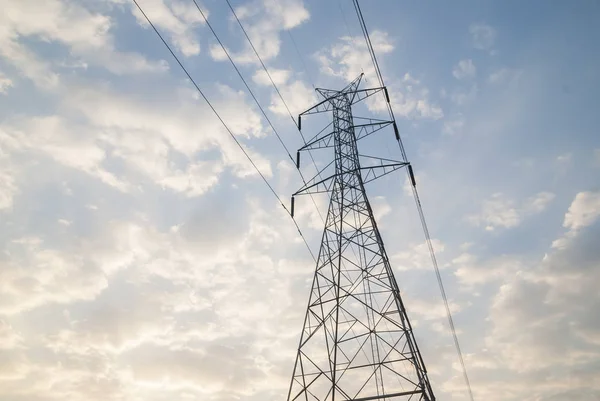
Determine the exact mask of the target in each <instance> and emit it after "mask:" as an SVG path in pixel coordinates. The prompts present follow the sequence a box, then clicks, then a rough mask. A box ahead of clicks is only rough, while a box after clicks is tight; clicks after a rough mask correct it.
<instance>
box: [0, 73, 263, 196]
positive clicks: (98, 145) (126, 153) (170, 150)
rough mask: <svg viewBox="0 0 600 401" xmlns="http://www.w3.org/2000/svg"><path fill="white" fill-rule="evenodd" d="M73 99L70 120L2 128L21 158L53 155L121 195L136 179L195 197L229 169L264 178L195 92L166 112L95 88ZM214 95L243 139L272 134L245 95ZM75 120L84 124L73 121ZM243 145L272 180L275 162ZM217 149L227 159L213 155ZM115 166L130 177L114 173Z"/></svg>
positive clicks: (74, 93)
mask: <svg viewBox="0 0 600 401" xmlns="http://www.w3.org/2000/svg"><path fill="white" fill-rule="evenodd" d="M66 94H67V95H66V97H65V99H64V103H63V105H64V106H63V109H64V110H65V113H64V115H49V116H41V117H29V118H15V119H13V120H11V121H9V122H8V123H6V124H4V125H3V126H0V133H2V132H3V133H4V135H5V136H6V137H7V138H8V139H10V141H11V142H10V143H11V144H12V150H13V152H15V153H17V154H22V153H24V152H33V153H42V154H46V155H48V156H50V157H51V158H52V159H54V160H55V161H57V162H58V163H61V164H63V165H65V166H68V167H71V168H75V169H79V170H82V171H84V172H86V173H87V174H90V175H92V176H94V177H96V178H98V179H100V180H101V181H102V182H104V183H106V184H108V185H111V186H113V187H115V188H117V189H119V190H121V191H130V190H132V182H128V181H130V180H131V177H136V174H141V175H142V176H143V177H145V179H146V180H150V181H151V182H153V183H154V184H155V185H158V186H160V187H163V188H169V189H172V190H174V191H176V192H180V193H184V194H186V195H187V196H198V195H201V194H203V193H205V192H206V191H207V190H209V189H210V188H212V187H213V186H214V185H216V183H217V181H218V177H219V176H220V175H221V174H222V173H223V172H224V171H225V169H226V168H230V169H231V171H233V172H234V174H237V175H239V176H255V175H257V173H256V171H255V170H254V168H253V167H252V166H251V165H250V163H249V162H248V160H247V159H246V157H245V156H244V155H243V153H242V152H241V151H240V150H239V149H238V148H237V145H236V144H235V143H233V141H232V140H231V138H229V134H228V133H227V131H225V130H224V128H223V126H222V125H221V123H220V122H219V121H218V120H217V119H216V118H215V116H214V114H213V113H212V111H211V110H210V109H208V107H207V106H205V105H203V104H201V105H199V104H198V102H197V101H196V100H194V99H193V98H192V96H191V95H190V92H188V91H183V92H181V93H180V94H177V93H175V95H170V96H172V97H171V99H170V102H165V104H164V105H159V104H157V103H156V102H152V101H148V100H145V99H140V98H137V97H135V96H131V95H125V94H122V93H120V92H118V91H115V90H114V89H111V88H109V87H97V86H93V85H91V86H90V85H72V86H70V87H69V90H68V91H66ZM214 95H215V96H214V97H213V102H214V103H213V104H214V106H215V107H216V108H217V110H218V111H219V113H220V114H221V116H222V117H223V118H224V119H225V121H227V123H228V125H229V127H230V129H231V130H232V131H233V132H234V134H235V135H236V136H239V137H248V138H250V137H260V136H263V135H264V134H263V131H262V124H261V120H260V117H259V116H258V115H257V114H256V113H255V112H254V111H253V110H252V109H251V108H250V107H249V106H248V105H247V104H246V99H245V97H244V95H243V94H242V93H240V92H235V91H233V90H232V89H231V88H229V87H227V86H223V85H217V86H216V87H215V88H214ZM165 96H169V95H166V94H165ZM72 115H76V116H78V117H79V123H77V124H75V123H73V122H71V121H72V120H70V119H69V117H70V116H72ZM82 118H83V119H82ZM190 133H196V134H190ZM243 146H244V147H245V149H246V151H247V152H248V153H249V154H250V155H251V156H252V158H253V159H254V161H255V163H256V164H257V165H258V167H259V168H260V169H261V171H262V172H263V173H264V174H265V175H266V176H270V175H271V174H272V171H271V167H270V163H269V161H268V160H267V159H265V158H264V157H262V156H261V155H260V154H258V153H257V152H256V151H254V150H253V149H251V148H248V147H247V146H246V145H243ZM213 150H218V152H219V153H218V154H217V155H216V156H215V155H210V156H209V154H210V152H211V151H213ZM219 154H220V157H219V156H218V155H219ZM115 159H117V160H120V161H121V163H123V165H124V166H125V167H126V169H125V171H121V172H120V173H119V172H118V171H117V169H115V168H114V160H115ZM175 160H178V162H175ZM131 174H133V175H131ZM128 175H129V177H130V178H127V176H128ZM8 188H10V187H8ZM13 192H14V191H13ZM10 193H12V192H10ZM7 199H8V198H7Z"/></svg>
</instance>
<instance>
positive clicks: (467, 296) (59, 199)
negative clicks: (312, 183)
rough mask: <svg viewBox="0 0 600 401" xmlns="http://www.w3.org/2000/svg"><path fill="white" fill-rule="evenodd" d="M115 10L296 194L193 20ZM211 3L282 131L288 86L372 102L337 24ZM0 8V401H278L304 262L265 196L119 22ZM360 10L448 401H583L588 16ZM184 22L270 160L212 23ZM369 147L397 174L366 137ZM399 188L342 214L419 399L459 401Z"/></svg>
mask: <svg viewBox="0 0 600 401" xmlns="http://www.w3.org/2000/svg"><path fill="white" fill-rule="evenodd" d="M139 3H140V5H141V6H142V7H143V8H144V10H145V11H146V12H147V13H148V15H149V17H150V18H151V19H152V20H153V22H154V23H155V24H156V26H157V28H158V29H159V30H160V31H161V32H162V33H163V34H164V35H165V38H166V39H167V41H168V42H169V43H170V44H171V45H172V46H173V48H174V49H175V51H176V53H177V54H178V56H179V57H181V59H182V61H183V63H184V64H185V65H186V66H187V67H188V68H189V71H190V73H191V74H192V76H193V77H194V79H195V80H196V81H197V83H198V84H199V86H200V87H201V89H202V90H203V91H205V93H206V95H207V97H208V98H209V99H210V100H211V102H212V103H213V105H214V106H215V108H216V109H217V111H218V112H219V113H220V114H221V115H222V116H223V118H224V120H225V122H226V123H227V124H228V125H229V126H230V128H231V130H232V132H233V133H234V135H235V136H236V138H238V139H239V140H240V142H241V143H242V144H243V146H244V148H245V149H246V150H247V151H248V152H249V154H250V155H251V156H252V158H253V160H254V161H255V162H256V164H257V166H258V167H259V168H260V170H261V171H262V172H263V173H264V174H265V176H266V178H267V179H268V181H269V182H270V183H271V184H272V185H273V188H274V189H275V191H276V192H277V194H278V195H279V196H280V197H281V198H282V199H283V201H284V202H286V203H287V202H289V197H290V195H291V194H292V193H293V192H295V191H296V190H297V189H298V188H299V187H300V186H301V184H302V183H301V180H300V177H299V175H298V173H297V171H296V170H295V168H294V166H293V165H292V163H291V162H290V161H289V159H288V158H287V155H286V153H285V151H284V148H283V147H282V146H281V144H280V143H279V142H278V140H277V138H276V137H275V135H274V133H273V131H272V130H271V128H270V126H269V124H268V122H267V121H266V119H265V118H264V116H262V114H261V112H260V110H259V109H258V108H257V107H256V104H255V103H254V102H253V100H252V98H251V96H250V94H249V93H248V92H247V90H246V88H245V87H244V85H243V84H242V82H241V80H240V79H239V77H238V76H237V74H236V72H235V70H234V69H233V68H232V66H231V65H230V64H229V62H228V61H227V60H226V59H223V54H222V51H221V50H220V48H219V47H218V45H217V43H216V40H215V38H214V37H213V35H212V33H211V32H210V30H209V29H208V28H207V27H206V26H205V24H204V21H203V19H202V17H201V16H200V14H199V13H198V10H197V9H196V8H195V6H194V4H193V2H192V1H191V0H139ZM232 4H233V6H234V7H235V8H236V11H237V13H238V15H239V16H240V19H241V21H242V23H243V24H244V27H245V28H246V29H247V30H248V33H249V34H250V36H251V38H252V39H253V42H254V44H255V45H256V46H257V50H258V52H259V53H260V54H261V56H262V57H263V59H264V61H265V63H266V65H267V67H268V68H269V71H270V72H271V74H272V75H273V77H274V79H275V81H276V83H277V85H278V88H279V89H280V91H281V93H282V95H283V97H284V99H285V100H286V103H287V104H288V105H289V106H290V108H291V109H292V112H293V113H294V114H296V113H297V112H299V111H302V110H304V109H305V108H307V107H309V106H310V105H312V104H313V103H314V102H315V101H316V99H317V96H316V94H315V93H314V91H313V88H312V87H313V85H315V86H320V87H328V88H340V87H343V86H344V85H345V83H346V82H347V81H348V80H351V79H353V78H355V77H356V76H357V75H358V74H359V73H360V72H361V71H364V72H365V74H366V83H365V84H364V85H365V87H366V86H375V85H376V82H377V81H376V78H375V77H374V75H373V69H372V66H371V64H370V60H369V58H368V53H367V51H366V48H365V45H364V42H363V39H362V36H361V33H360V28H359V25H358V21H357V19H356V15H355V13H354V9H353V7H352V2H351V1H349V0H339V1H337V0H336V1H331V2H323V1H302V0H251V1H246V0H232ZM0 5H1V6H2V9H3V11H4V12H3V14H2V16H0V27H1V28H0V183H1V185H0V215H2V219H1V222H0V225H1V227H2V229H1V230H0V246H1V247H2V254H1V256H0V361H1V362H0V398H1V399H3V400H10V401H25V400H27V401H29V400H96V399H98V400H100V399H102V400H107V399H110V400H128V401H129V400H145V401H154V400H156V401H159V400H167V399H168V400H172V399H182V400H184V399H185V400H188V399H189V400H203V401H205V400H208V401H217V400H219V401H220V400H241V399H244V400H281V399H283V398H284V397H285V395H286V391H287V386H288V385H289V379H290V375H291V373H292V368H293V359H294V355H295V348H296V346H297V341H298V336H299V334H300V329H301V325H302V317H303V313H304V306H305V304H306V299H307V297H308V294H309V288H308V287H309V285H310V280H311V277H312V273H313V271H314V263H313V261H312V259H311V257H310V255H309V253H308V251H307V250H306V248H305V247H304V244H303V242H302V240H301V239H300V238H299V237H298V235H297V232H296V230H295V227H294V225H293V223H292V222H291V220H290V219H289V217H288V216H287V215H286V214H285V212H284V211H283V209H282V208H281V206H280V205H279V203H278V202H277V201H276V199H275V197H274V196H273V195H272V194H271V193H270V192H269V190H268V189H267V187H266V186H265V185H264V183H263V182H262V181H261V179H260V178H259V177H258V175H257V174H256V172H255V171H254V170H253V168H252V167H251V166H250V165H249V164H248V163H247V161H246V160H245V158H244V156H243V154H242V153H241V152H240V150H239V149H238V148H237V147H236V145H235V143H234V142H233V140H232V139H231V138H230V137H229V135H228V133H227V132H226V131H225V130H224V129H223V127H222V126H221V125H220V123H219V122H218V120H216V119H215V117H214V115H213V114H212V112H211V111H210V109H208V108H207V106H206V104H204V102H203V100H202V99H201V98H199V96H198V94H197V93H196V92H195V89H194V87H193V86H192V85H191V83H190V82H189V81H188V80H187V79H186V77H185V75H184V74H183V73H182V71H181V70H180V69H179V66H178V65H177V64H176V63H175V62H174V61H173V60H172V58H171V57H170V55H169V54H168V52H167V51H166V49H165V48H164V46H163V45H162V43H161V42H160V41H159V39H158V38H157V36H156V35H155V33H154V32H153V31H152V30H151V29H150V28H149V27H148V26H147V25H146V23H145V22H144V20H143V19H142V17H141V16H140V14H139V13H138V12H137V11H135V9H134V5H133V3H132V2H129V1H128V0H102V1H89V0H82V1H67V0H48V1H45V2H38V1H35V0H21V1H13V0H3V1H0ZM361 5H362V9H363V13H364V16H365V19H366V23H367V26H368V27H369V29H370V32H371V37H372V40H373V45H374V47H375V51H376V52H377V55H378V59H379V61H380V64H381V69H382V72H383V75H384V79H385V81H386V84H387V85H388V87H389V89H390V95H391V98H392V104H393V107H394V112H395V114H396V117H397V120H398V126H399V128H400V131H401V134H402V137H403V139H404V143H405V147H406V150H407V153H408V156H409V159H410V161H411V162H412V164H413V166H414V167H415V172H416V175H417V181H418V188H419V190H420V194H421V198H422V201H423V205H424V209H425V213H426V216H427V219H428V222H429V226H430V231H431V235H432V237H433V238H434V245H435V247H436V249H437V252H438V260H439V263H440V267H441V269H442V270H441V271H442V276H443V277H444V280H445V283H446V291H447V293H448V296H449V298H450V306H451V309H452V311H453V313H454V319H455V323H456V327H457V329H458V331H459V339H460V341H461V344H462V348H463V351H464V355H465V362H466V365H467V369H468V371H469V374H470V378H471V383H472V387H473V392H474V395H475V399H486V400H492V401H494V400H498V401H499V400H503V401H506V400H528V401H529V400H531V401H542V400H543V401H551V400H558V399H561V400H562V399H569V400H598V399H600V387H599V384H598V383H597V380H594V378H596V377H598V375H600V364H599V362H598V361H599V360H600V351H599V349H600V348H599V347H600V321H599V320H598V313H597V310H598V308H600V295H599V294H598V288H599V286H600V254H599V253H598V247H597V238H598V235H599V233H598V230H599V229H600V221H599V220H600V184H599V182H600V180H599V179H598V177H599V176H600V136H599V135H598V128H597V127H598V126H600V116H599V115H598V113H597V109H598V100H597V93H598V92H599V91H600V77H599V74H600V73H599V71H600V55H599V53H598V52H597V51H595V49H596V47H597V43H596V42H597V38H598V37H600V28H599V27H598V24H597V21H598V17H599V16H600V6H599V5H598V4H597V3H596V2H593V1H579V2H571V3H567V2H562V3H559V2H552V4H551V3H550V2H545V1H529V2H526V3H523V2H517V1H504V2H492V1H477V2H476V1H460V2H453V3H450V2H398V1H383V0H381V1H371V2H367V1H363V2H362V3H361ZM201 6H202V8H203V10H204V11H205V12H206V13H207V15H208V19H209V22H210V23H211V25H212V26H213V27H214V29H215V30H216V32H217V33H218V35H219V37H220V38H221V40H222V41H223V43H224V44H225V46H226V47H227V49H228V50H229V51H230V53H231V55H232V57H233V58H234V60H235V61H236V63H237V65H238V66H239V68H240V71H241V73H242V74H243V76H244V78H245V79H246V80H247V82H248V84H249V85H250V87H251V89H252V90H253V92H254V93H255V95H256V96H257V99H258V100H259V102H260V103H261V105H262V106H263V107H264V109H265V111H266V113H267V116H268V117H269V120H270V121H271V122H272V123H273V125H274V127H275V128H276V129H277V132H278V133H279V134H280V135H281V138H282V140H283V142H284V143H285V144H286V146H287V147H288V149H289V150H290V152H291V153H292V155H293V154H294V152H295V150H296V149H297V148H298V147H299V146H301V143H302V140H301V138H300V136H299V134H298V132H297V130H296V128H295V126H294V125H293V124H292V122H291V119H290V116H289V115H288V114H287V111H286V110H285V108H284V107H282V104H281V103H280V101H279V98H278V97H277V95H276V93H275V91H274V90H273V88H272V87H271V86H270V83H269V82H268V80H265V77H264V75H263V72H262V68H261V66H260V64H258V61H257V60H256V58H255V56H254V53H253V52H252V51H251V49H250V48H249V47H248V44H247V42H246V39H245V38H244V36H243V34H242V32H241V31H240V29H239V26H238V25H237V23H236V22H235V20H234V19H232V14H231V12H230V10H229V8H228V7H227V5H226V4H225V3H224V2H221V1H216V0H212V1H209V0H206V1H204V2H202V3H201ZM292 38H293V41H294V42H295V43H296V44H297V46H298V52H297V51H296V49H295V47H294V44H293V42H292ZM298 53H300V56H299V54H298ZM380 100H381V99H380ZM384 112H385V111H384V110H383V109H382V108H381V103H378V102H376V101H373V102H367V103H366V104H365V105H363V106H361V107H359V108H357V109H356V113H357V114H358V115H361V116H364V117H368V116H374V117H382V118H383V117H384V116H385V114H384ZM323 121H324V120H322V119H318V118H316V119H314V120H312V121H307V122H306V123H304V122H303V132H304V134H305V136H306V137H311V136H312V135H314V134H315V133H316V132H317V131H316V130H317V129H320V128H321V127H322V123H323ZM368 146H369V148H368V150H369V153H372V154H373V153H374V154H378V155H380V156H382V157H390V158H399V157H400V156H399V154H398V153H399V152H398V150H397V147H396V146H395V144H394V140H393V132H392V131H391V130H388V131H382V132H381V135H379V136H377V137H376V138H374V139H372V140H371V142H370V144H369V145H368ZM365 153H367V152H366V151H365ZM314 156H315V160H316V163H317V165H321V166H323V165H325V164H327V162H328V158H329V157H330V156H331V155H330V154H329V153H327V151H321V152H315V153H314ZM304 160H305V163H304V165H303V172H304V174H305V176H306V177H311V176H312V174H314V167H312V169H311V164H310V163H309V162H308V158H305V159H304ZM408 189H409V188H408V186H407V183H406V182H405V177H404V175H403V174H392V175H389V176H386V177H385V178H383V179H381V180H379V181H378V182H375V183H373V184H370V185H369V187H368V195H369V197H370V199H371V201H372V203H373V207H374V210H375V214H376V216H377V218H378V220H379V225H380V228H381V230H382V235H383V239H384V242H385V244H386V247H387V252H388V254H389V255H390V258H391V261H392V266H393V267H394V269H395V271H396V277H397V280H398V282H399V286H400V288H401V290H402V292H403V296H404V298H405V303H406V305H407V309H408V313H409V315H410V317H411V319H412V321H413V323H414V326H415V335H416V337H417V341H418V342H419V345H420V347H421V350H422V352H423V354H424V359H425V362H426V364H427V366H428V368H429V370H430V378H431V381H432V385H433V389H434V392H435V393H436V394H437V396H438V398H439V399H449V400H467V399H468V396H467V394H466V392H465V387H464V383H463V382H462V377H461V373H460V371H459V370H458V359H457V357H456V354H455V352H454V350H453V348H452V339H451V336H450V332H449V329H448V327H447V324H446V320H445V314H444V310H443V304H442V302H441V298H440V295H439V290H438V288H437V284H436V282H435V276H434V273H433V270H432V267H431V264H430V262H429V260H428V254H427V252H426V247H425V245H424V242H423V240H424V238H423V234H422V231H421V229H420V226H419V221H418V216H417V211H416V209H415V206H414V201H413V200H412V199H411V197H412V195H411V194H410V193H409V191H408ZM315 200H316V202H317V204H318V206H319V209H320V210H321V212H323V213H324V212H325V210H326V206H327V199H326V198H316V199H315ZM296 211H297V213H296V214H297V222H298V224H299V226H300V227H301V229H302V231H303V233H304V235H305V237H306V239H307V241H308V243H309V245H310V247H311V248H312V250H313V251H314V252H316V251H317V249H318V245H319V240H320V237H321V230H322V222H321V220H320V219H319V216H318V214H317V212H316V210H315V207H314V205H313V204H312V203H311V202H310V200H309V199H305V198H300V199H298V200H297V203H296Z"/></svg>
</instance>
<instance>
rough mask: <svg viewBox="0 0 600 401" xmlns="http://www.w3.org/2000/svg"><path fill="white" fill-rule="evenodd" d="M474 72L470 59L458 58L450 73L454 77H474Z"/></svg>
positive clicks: (473, 65)
mask: <svg viewBox="0 0 600 401" xmlns="http://www.w3.org/2000/svg"><path fill="white" fill-rule="evenodd" d="M476 73H477V69H476V68H475V64H473V60H471V59H467V60H460V61H459V62H458V64H457V65H456V66H454V69H453V70H452V75H454V77H455V78H456V79H468V78H474V77H475V74H476Z"/></svg>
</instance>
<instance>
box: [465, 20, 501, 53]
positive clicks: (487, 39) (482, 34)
mask: <svg viewBox="0 0 600 401" xmlns="http://www.w3.org/2000/svg"><path fill="white" fill-rule="evenodd" d="M469 33H470V34H471V41H472V44H473V47H474V48H476V49H479V50H489V49H491V48H492V47H493V46H494V42H495V41H496V36H497V34H496V30H495V29H494V28H492V27H491V26H489V25H486V24H471V26H469Z"/></svg>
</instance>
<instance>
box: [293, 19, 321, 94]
mask: <svg viewBox="0 0 600 401" xmlns="http://www.w3.org/2000/svg"><path fill="white" fill-rule="evenodd" d="M287 33H288V35H289V37H290V40H291V41H292V44H293V45H294V48H295V49H296V53H298V58H300V62H301V63H302V66H303V67H304V71H306V75H307V76H308V79H309V81H310V82H311V83H312V82H315V80H314V79H312V78H311V76H310V72H309V71H308V68H307V67H306V63H304V57H302V53H300V50H298V45H297V44H296V41H295V40H294V37H293V36H292V32H291V31H290V30H289V29H288V31H287ZM312 87H313V89H316V87H315V85H314V84H312Z"/></svg>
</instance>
